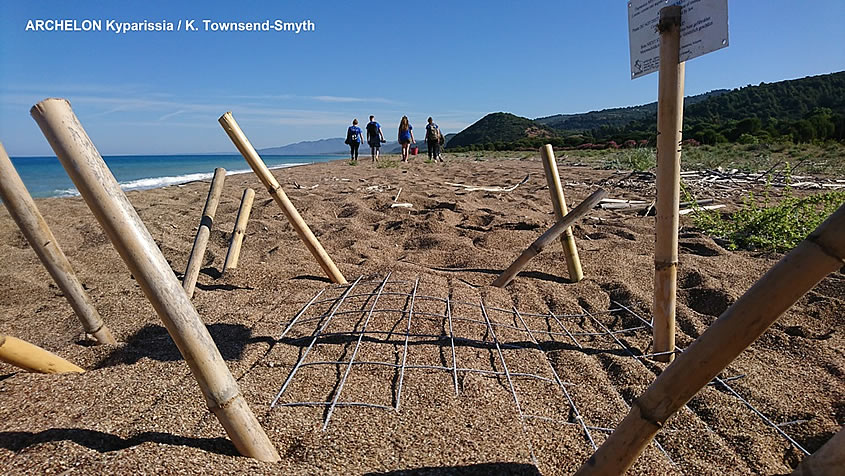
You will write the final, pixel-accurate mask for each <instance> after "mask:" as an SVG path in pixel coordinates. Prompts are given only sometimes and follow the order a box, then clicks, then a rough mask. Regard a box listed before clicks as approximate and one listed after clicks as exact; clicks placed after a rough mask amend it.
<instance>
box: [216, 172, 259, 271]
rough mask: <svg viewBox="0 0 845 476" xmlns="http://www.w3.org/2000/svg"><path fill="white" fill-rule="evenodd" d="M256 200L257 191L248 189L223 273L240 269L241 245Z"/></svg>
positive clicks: (239, 210)
mask: <svg viewBox="0 0 845 476" xmlns="http://www.w3.org/2000/svg"><path fill="white" fill-rule="evenodd" d="M253 199H255V190H253V189H251V188H248V189H246V190H244V195H243V197H241V206H240V208H238V218H237V220H235V229H234V230H232V240H231V241H230V242H229V251H228V252H226V261H225V262H224V263H223V272H224V273H225V272H226V271H228V270H230V269H235V268H237V267H238V258H239V257H240V255H241V244H242V243H243V241H244V234H245V233H246V224H247V222H248V221H249V213H250V212H251V211H252V201H253Z"/></svg>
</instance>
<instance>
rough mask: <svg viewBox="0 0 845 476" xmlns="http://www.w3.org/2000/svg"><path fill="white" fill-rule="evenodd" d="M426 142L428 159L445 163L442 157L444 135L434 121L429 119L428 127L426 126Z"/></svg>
mask: <svg viewBox="0 0 845 476" xmlns="http://www.w3.org/2000/svg"><path fill="white" fill-rule="evenodd" d="M425 141H426V143H427V144H428V159H429V160H433V161H435V162H436V161H438V160H439V161H440V162H443V158H442V157H440V145H441V144H442V143H443V134H442V133H441V132H440V127H439V126H438V125H437V124H436V123H435V122H434V119H432V118H430V117H429V118H428V125H426V126H425Z"/></svg>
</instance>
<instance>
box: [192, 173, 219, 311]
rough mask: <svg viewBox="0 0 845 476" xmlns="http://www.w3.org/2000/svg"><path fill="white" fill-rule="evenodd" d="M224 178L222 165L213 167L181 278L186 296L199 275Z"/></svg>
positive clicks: (195, 283) (193, 286)
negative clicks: (212, 175) (206, 194)
mask: <svg viewBox="0 0 845 476" xmlns="http://www.w3.org/2000/svg"><path fill="white" fill-rule="evenodd" d="M224 180H226V169H224V168H222V167H218V168H216V169H214V177H213V178H212V179H211V186H210V187H209V188H208V197H206V199H205V207H204V208H203V209H202V218H201V219H200V226H199V228H197V236H196V238H195V239H194V246H193V248H191V255H190V257H189V258H188V265H187V266H186V267H185V276H184V277H183V278H182V287H183V288H185V292H186V293H188V297H193V296H194V289H195V288H196V285H197V278H198V277H199V275H200V268H201V267H202V261H203V258H204V257H205V249H206V247H208V238H209V237H210V236H211V227H212V226H213V225H214V215H215V214H216V213H217V205H218V204H219V203H220V194H221V193H223V181H224Z"/></svg>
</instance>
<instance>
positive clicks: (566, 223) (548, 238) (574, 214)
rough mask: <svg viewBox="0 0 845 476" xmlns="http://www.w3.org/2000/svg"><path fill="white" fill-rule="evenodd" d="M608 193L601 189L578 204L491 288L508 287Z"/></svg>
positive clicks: (526, 250) (535, 241)
mask: <svg viewBox="0 0 845 476" xmlns="http://www.w3.org/2000/svg"><path fill="white" fill-rule="evenodd" d="M606 193H607V192H605V191H604V189H601V188H600V189H598V190H596V191H595V192H593V194H592V195H590V196H589V197H587V198H586V199H584V201H583V202H581V203H580V204H578V206H577V207H575V208H573V209H572V211H571V212H569V213H567V214H566V215H565V216H564V217H563V218H561V219H560V220H558V222H557V223H555V224H554V225H552V227H551V228H549V229H548V230H546V232H545V233H543V234H542V235H540V237H539V238H537V239H536V240H534V243H531V245H530V246H529V247H528V248H526V249H525V251H523V252H522V254H521V255H519V258H517V259H516V261H514V262H513V263H512V264H511V265H510V266H508V269H506V270H504V271H502V274H500V275H499V277H498V278H496V279H495V280H494V281H493V282H492V283H490V286H495V287H497V288H503V287H505V286H507V285H508V283H510V282H511V280H513V278H514V276H516V275H517V273H519V271H520V270H522V268H524V267H525V265H526V264H528V262H529V261H531V258H533V257H535V256H537V255H538V254H540V252H542V251H543V249H544V248H545V247H546V246H547V245H548V244H549V243H551V242H552V241H554V240H556V239H557V238H558V237H559V236H561V235H562V234H563V233H564V231H566V229H567V228H569V227H570V226H572V224H573V223H575V222H576V221H578V219H579V218H581V217H582V216H584V215H586V214H587V212H589V211H590V210H592V209H593V207H595V206H596V204H597V203H599V202H600V201H601V199H602V198H603V197H604V196H605V194H606Z"/></svg>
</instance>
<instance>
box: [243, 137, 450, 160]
mask: <svg viewBox="0 0 845 476" xmlns="http://www.w3.org/2000/svg"><path fill="white" fill-rule="evenodd" d="M452 137H455V134H454V133H452V134H446V143H448V142H449V140H450V139H451V138H452ZM345 141H346V138H345V137H334V138H331V139H320V140H309V141H303V142H296V143H293V144H288V145H283V146H281V147H269V148H266V149H259V150H258V153H259V154H262V155H335V154H337V155H342V154H348V153H349V146H348V145H346V144H345V143H344V142H345ZM417 145H418V146H419V148H420V150H421V151H425V150H427V149H426V145H425V141H424V140H418V141H417ZM365 149H366V150H367V152H368V153H369V147H368V146H367V144H362V145H361V150H360V152H363V151H364V150H365ZM381 151H382V152H383V153H385V154H398V153H399V152H401V151H402V146H401V145H399V143H398V142H395V141H387V142H385V143H384V144H382V145H381Z"/></svg>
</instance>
